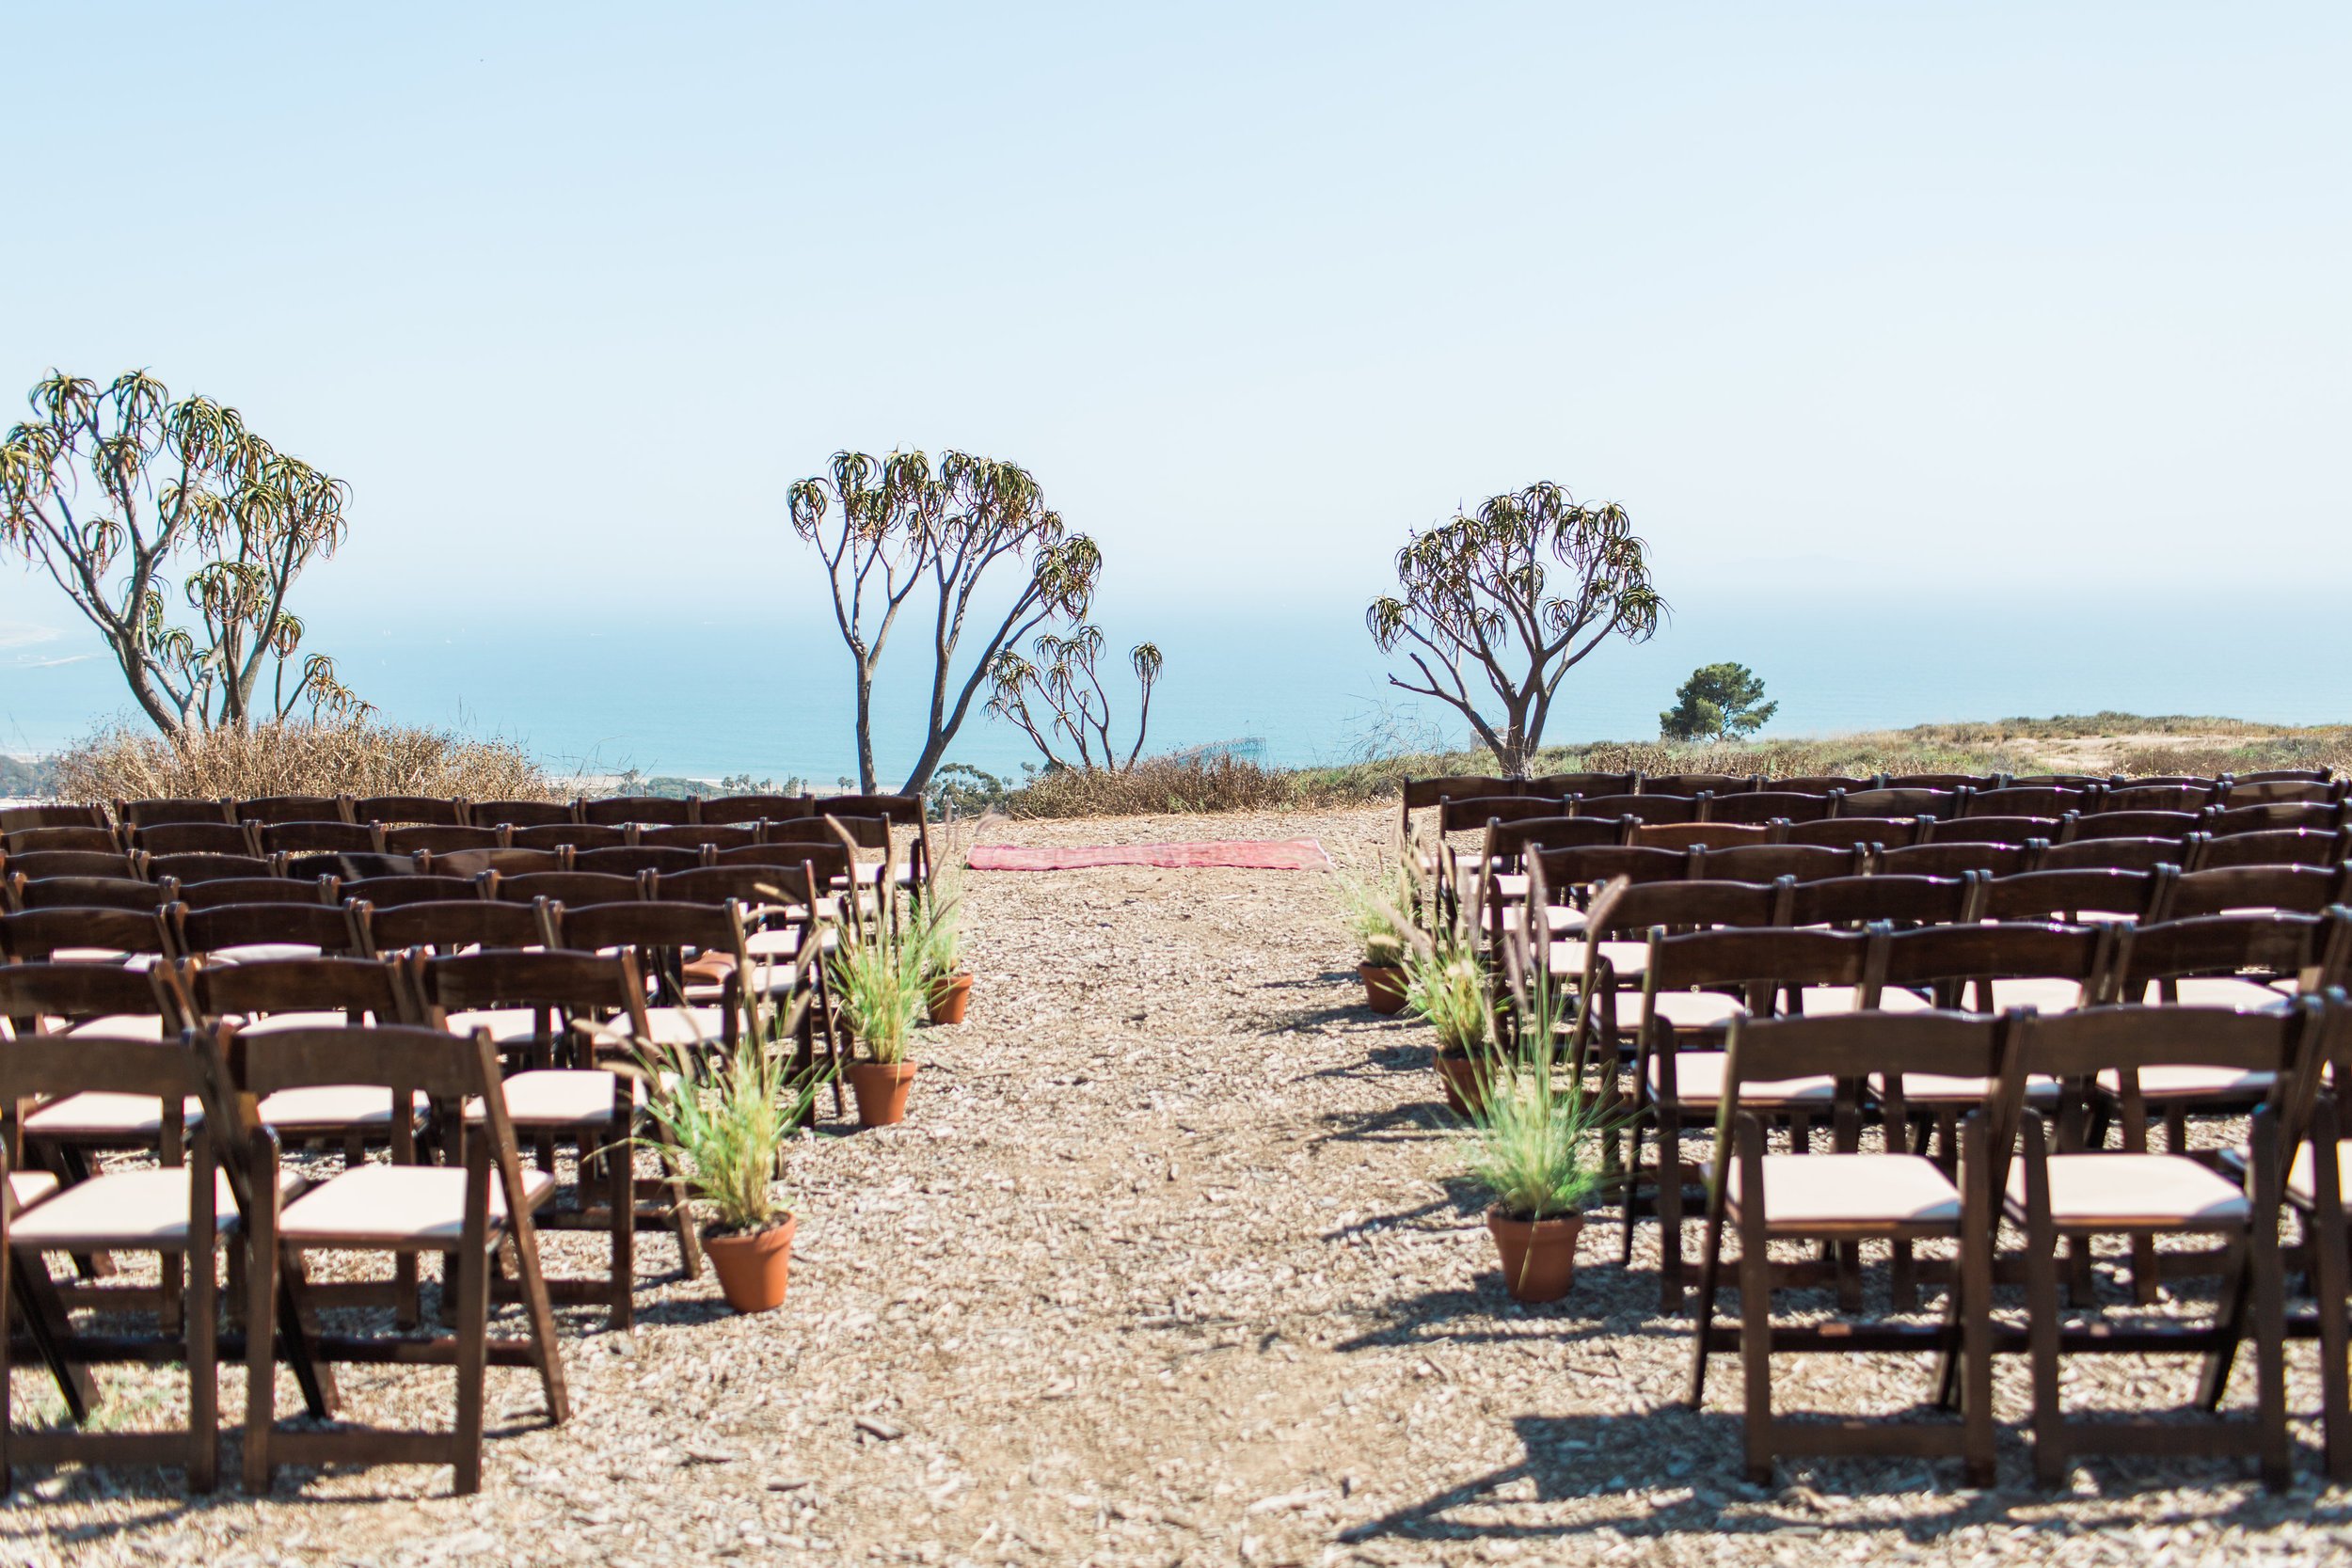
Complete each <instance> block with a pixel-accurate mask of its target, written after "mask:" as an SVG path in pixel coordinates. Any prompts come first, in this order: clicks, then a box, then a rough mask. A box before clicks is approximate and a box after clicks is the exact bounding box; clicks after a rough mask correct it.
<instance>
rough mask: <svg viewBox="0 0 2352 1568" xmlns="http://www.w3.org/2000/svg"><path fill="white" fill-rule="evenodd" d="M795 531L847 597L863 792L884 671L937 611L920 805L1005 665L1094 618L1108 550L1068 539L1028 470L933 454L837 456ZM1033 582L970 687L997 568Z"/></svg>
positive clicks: (809, 495)
mask: <svg viewBox="0 0 2352 1568" xmlns="http://www.w3.org/2000/svg"><path fill="white" fill-rule="evenodd" d="M790 501H791V513H792V530H793V531H794V532H795V533H797V534H799V535H800V536H801V538H803V540H805V541H807V542H808V543H809V544H810V545H813V546H816V548H817V552H818V555H819V556H820V557H821V558H822V559H823V561H824V562H825V570H826V572H827V574H828V576H829V577H830V578H831V582H832V588H833V609H834V622H835V624H836V625H837V626H839V627H840V630H841V638H842V641H844V642H846V643H847V644H848V645H849V649H850V659H851V661H852V662H853V664H854V666H855V677H854V678H855V682H856V691H857V761H858V778H859V787H860V788H862V789H864V790H866V791H867V792H869V793H870V792H871V791H872V790H873V789H874V788H875V783H876V776H875V772H874V726H873V703H874V673H875V671H876V670H877V669H878V668H879V667H880V665H881V662H882V653H883V650H884V649H885V647H886V646H887V645H888V643H889V641H890V634H891V632H892V630H893V629H894V628H895V627H896V626H897V625H898V612H899V610H901V609H903V608H904V607H905V606H906V604H907V602H908V601H909V600H910V599H913V598H914V597H915V595H916V594H917V593H918V591H921V592H923V593H924V594H925V597H924V599H923V601H921V602H922V603H923V605H924V607H925V608H927V609H929V610H930V611H931V614H930V623H931V624H930V628H929V629H930V657H931V679H930V712H929V714H928V716H927V726H926V729H925V735H924V741H923V750H922V752H921V754H920V755H919V756H917V757H916V759H915V762H914V768H913V770H912V771H910V772H909V773H908V774H907V778H906V782H905V784H902V785H901V786H900V790H901V792H902V793H906V794H913V793H914V792H916V791H919V790H920V789H922V788H923V787H924V786H925V785H926V784H929V783H930V777H931V773H932V770H933V769H935V768H938V766H939V764H940V761H941V759H942V758H943V757H945V756H946V752H947V747H948V744H949V743H950V742H951V741H953V740H954V739H955V736H956V732H957V730H959V729H960V728H961V727H962V724H963V721H964V719H965V717H966V716H967V715H968V714H969V713H970V712H971V708H972V699H973V698H974V696H975V695H977V692H978V691H979V689H980V686H981V684H982V683H983V682H984V681H985V680H987V678H988V674H989V671H990V668H991V667H992V666H993V664H994V662H995V660H996V656H997V655H998V653H999V652H1001V651H1002V650H1003V649H1004V648H1005V647H1006V646H1007V645H1008V644H1010V643H1013V642H1017V641H1020V639H1022V638H1024V637H1026V636H1027V635H1028V634H1029V633H1031V632H1033V631H1035V630H1037V629H1038V628H1039V627H1040V626H1043V625H1045V624H1047V623H1048V622H1049V621H1052V620H1054V619H1056V618H1057V617H1064V618H1067V619H1069V620H1072V621H1078V620H1082V619H1083V618H1084V617H1085V615H1086V611H1087V606H1088V604H1089V602H1090V601H1091V599H1092V597H1093V594H1094V583H1095V578H1096V577H1097V576H1098V575H1099V574H1100V572H1101V570H1102V563H1103V558H1102V552H1101V551H1100V550H1098V549H1097V548H1096V547H1095V545H1094V541H1093V540H1091V539H1089V538H1088V537H1087V536H1086V535H1085V534H1083V533H1072V532H1070V531H1068V530H1067V529H1066V527H1065V526H1064V524H1063V522H1062V517H1061V514H1060V513H1058V512H1056V511H1053V510H1052V509H1050V508H1049V507H1047V506H1046V504H1045V499H1044V492H1043V491H1042V490H1041V489H1040V487H1039V485H1038V483H1037V481H1036V479H1035V478H1033V477H1032V476H1031V475H1030V473H1029V471H1028V470H1027V469H1025V468H1023V467H1020V466H1019V465H1017V464H1012V463H1002V462H997V461H995V460H993V459H991V458H986V457H974V456H971V455H970V454H968V453H965V452H961V451H946V452H942V453H941V454H940V458H939V464H938V466H937V467H936V468H934V467H932V464H931V461H930V458H929V457H928V456H926V455H925V454H924V453H922V452H919V451H894V452H892V453H890V454H889V455H888V456H887V457H883V458H880V459H877V458H874V457H871V456H868V455H867V454H866V453H865V452H861V451H841V452H835V453H834V457H833V463H832V467H831V471H830V473H829V474H826V475H823V476H819V477H816V478H811V479H804V480H802V481H800V482H799V483H796V484H794V485H793V486H792V488H791V492H790ZM1009 566H1018V567H1020V568H1022V569H1023V570H1025V572H1026V574H1027V576H1026V578H1025V580H1024V581H1023V582H1022V583H1021V586H1020V589H1019V592H1018V593H1017V594H1015V595H1014V597H1013V600H1012V604H1011V606H1010V608H1009V609H1008V610H1005V612H1004V614H1003V615H1002V617H1001V618H998V619H996V620H994V621H993V622H984V623H983V624H982V626H981V627H980V629H981V631H982V633H983V635H984V639H985V640H984V641H983V642H982V643H981V645H980V647H979V650H978V656H977V658H975V659H974V660H973V661H972V662H971V664H970V666H969V667H968V669H967V670H966V671H965V673H962V674H961V676H959V675H958V674H957V650H958V646H959V644H960V643H961V641H962V639H963V634H964V630H965V623H966V622H967V620H968V619H969V618H970V616H971V613H972V605H973V598H974V595H975V594H977V592H978V591H979V587H980V584H981V582H982V581H983V580H984V579H989V578H990V577H991V569H992V568H1000V569H999V570H998V571H997V572H996V574H995V575H996V577H997V578H1003V577H1004V576H1006V575H1007V573H1006V572H1005V571H1004V570H1002V569H1001V568H1004V567H1009Z"/></svg>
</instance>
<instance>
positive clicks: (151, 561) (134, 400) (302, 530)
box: [0, 371, 364, 735]
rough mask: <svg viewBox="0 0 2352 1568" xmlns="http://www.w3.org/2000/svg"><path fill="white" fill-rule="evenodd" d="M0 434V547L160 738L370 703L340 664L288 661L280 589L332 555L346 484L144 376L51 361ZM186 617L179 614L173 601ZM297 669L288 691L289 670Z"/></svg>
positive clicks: (294, 651) (298, 636)
mask: <svg viewBox="0 0 2352 1568" xmlns="http://www.w3.org/2000/svg"><path fill="white" fill-rule="evenodd" d="M28 401H29V402H30V404H32V409H33V413H34V416H35V417H34V418H33V419H32V420H29V421H26V422H24V423H20V424H16V425H14V426H11V427H10V428H9V430H8V436H7V438H6V439H5V440H0V547H5V548H6V549H7V550H8V551H11V552H13V553H15V554H17V555H19V556H22V557H23V558H24V561H25V562H27V563H28V564H29V565H37V566H40V567H41V568H42V569H44V570H46V571H47V572H48V574H49V576H50V578H51V579H52V580H53V581H55V582H56V584H57V586H58V587H59V588H61V589H63V590H64V591H65V594H66V596H67V597H69V598H71V599H72V601H73V604H74V608H75V609H77V610H80V611H81V612H82V613H83V615H84V616H86V617H87V619H88V620H89V622H90V624H91V625H93V626H96V627H97V628H98V630H99V634H100V635H101V636H103V638H104V639H105V640H106V646H107V648H108V649H109V650H110V651H111V652H112V653H113V655H114V657H115V662H116V663H117V664H119V666H121V669H122V674H123V678H124V679H125V680H127V681H128V682H129V683H130V686H131V695H132V696H133V697H134V698H135V699H136V701H137V702H138V705H139V707H140V709H141V710H142V711H143V712H145V713H146V715H147V716H148V718H150V719H151V720H152V721H154V722H155V725H156V727H157V728H158V729H160V730H162V731H163V732H164V733H165V734H166V735H179V734H181V733H183V732H185V731H191V730H207V729H212V728H215V727H220V726H236V725H244V724H247V723H251V722H253V721H257V720H259V721H264V722H266V721H273V720H278V719H284V718H286V717H288V716H290V715H291V714H293V713H294V711H295V710H297V709H298V708H301V707H304V706H306V705H307V706H308V707H309V708H310V711H311V712H313V713H317V712H319V711H320V710H322V709H324V710H328V711H333V712H339V713H341V712H349V711H352V710H355V709H358V708H361V707H364V705H363V704H361V703H359V702H358V699H357V698H355V697H354V696H353V695H352V694H351V692H350V691H349V690H347V689H345V688H344V687H343V685H342V682H341V681H339V680H338V679H337V678H336V674H335V662H334V660H332V659H330V658H328V657H326V656H325V655H324V654H315V653H314V654H310V655H309V656H307V657H302V658H301V659H300V662H299V663H298V664H297V663H296V657H297V655H299V654H300V652H301V646H302V638H303V625H302V622H301V620H300V618H299V617H297V616H295V615H294V613H293V612H292V611H290V610H287V608H286V597H287V594H288V592H289V590H291V589H292V587H293V586H294V578H297V577H299V576H300V575H301V573H302V570H303V568H304V567H306V566H308V565H309V564H310V562H313V561H318V560H325V559H326V558H327V557H328V556H331V555H333V554H334V553H335V551H336V550H337V548H339V547H340V546H342V542H343V537H344V534H345V531H346V530H347V528H348V524H347V522H346V521H345V517H344V508H345V506H346V504H347V503H348V501H349V499H350V493H351V492H350V487H349V486H348V485H346V484H344V483H343V482H342V480H339V479H332V478H329V477H328V476H327V475H326V474H324V473H321V472H320V471H319V470H318V469H316V468H313V467H310V465H309V464H308V463H305V462H303V461H302V460H301V459H300V458H297V457H289V456H287V455H286V454H285V453H283V452H281V451H278V450H277V449H276V448H275V447H273V446H271V445H270V444H269V443H268V442H267V441H265V440H263V439H262V437H261V436H258V435H256V434H254V432H253V431H251V430H250V429H248V428H246V422H245V419H244V417H243V416H242V415H240V414H239V413H238V412H237V411H236V410H235V409H234V408H230V407H228V406H226V405H224V404H217V403H215V402H214V401H212V400H211V399H210V398H205V397H186V398H181V399H177V400H175V399H173V397H172V396H171V393H170V392H169V391H168V390H167V388H165V386H164V384H163V383H162V382H161V381H158V380H156V379H155V378H154V377H153V376H151V375H149V374H148V373H147V372H144V371H132V372H126V373H124V374H122V375H119V376H117V377H116V378H115V379H114V380H113V381H112V382H111V383H109V384H108V385H107V386H106V387H104V388H101V387H100V386H99V385H98V383H96V382H95V381H88V380H83V379H80V378H78V377H74V376H69V375H67V374H65V373H63V372H58V371H52V372H50V373H49V374H48V375H47V376H46V377H44V378H43V379H42V380H41V381H40V383H39V384H38V385H36V386H35V387H34V388H33V390H32V394H31V396H30V398H29V399H28ZM175 588H176V589H177V591H178V594H177V596H178V597H180V598H181V599H182V600H183V601H184V602H185V604H186V606H187V607H188V608H189V609H190V610H194V611H195V618H194V620H193V622H192V623H189V624H184V625H183V624H179V623H178V622H177V621H176V619H175V616H174V613H173V609H172V602H171V601H172V599H173V597H174V590H175ZM290 671H291V673H292V674H293V680H292V683H291V685H290V684H289V682H288V675H289V673H290Z"/></svg>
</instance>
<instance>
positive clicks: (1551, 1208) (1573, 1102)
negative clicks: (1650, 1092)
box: [1459, 974, 1616, 1302]
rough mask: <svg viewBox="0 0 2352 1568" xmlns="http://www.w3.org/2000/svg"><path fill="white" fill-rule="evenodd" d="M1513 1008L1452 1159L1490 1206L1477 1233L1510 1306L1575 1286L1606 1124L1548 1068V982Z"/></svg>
mask: <svg viewBox="0 0 2352 1568" xmlns="http://www.w3.org/2000/svg"><path fill="white" fill-rule="evenodd" d="M1513 1000H1514V1004H1515V1005H1514V1006H1513V1008H1512V1010H1511V1016H1512V1018H1513V1020H1514V1021H1515V1022H1516V1024H1517V1030H1518V1038H1517V1040H1516V1042H1515V1044H1514V1046H1513V1048H1512V1049H1511V1050H1509V1051H1506V1052H1501V1053H1497V1054H1496V1056H1495V1057H1494V1059H1493V1061H1492V1062H1491V1064H1490V1065H1489V1067H1488V1069H1487V1070H1486V1072H1485V1073H1484V1075H1483V1078H1482V1081H1481V1084H1480V1089H1481V1091H1482V1092H1481V1093H1480V1095H1479V1097H1478V1101H1477V1103H1476V1104H1475V1105H1474V1106H1473V1107H1472V1108H1471V1110H1470V1116H1469V1118H1468V1119H1469V1126H1468V1127H1467V1128H1466V1129H1465V1130H1464V1131H1463V1132H1462V1133H1461V1135H1460V1144H1459V1148H1460V1155H1461V1160H1462V1164H1463V1166H1464V1168H1465V1169H1466V1170H1467V1171H1468V1172H1469V1173H1470V1177H1471V1178H1472V1180H1476V1181H1477V1182H1478V1184H1479V1185H1480V1186H1482V1187H1484V1188H1486V1193H1487V1195H1488V1196H1489V1197H1490V1198H1491V1199H1492V1202H1491V1204H1490V1205H1489V1206H1488V1208H1487V1210H1486V1228H1487V1230H1488V1231H1489V1232H1490V1233H1491V1234H1492V1235H1493V1236H1494V1239H1495V1246H1496V1249H1497V1250H1498V1251H1499V1252H1500V1253H1501V1254H1502V1282H1503V1285H1504V1287H1505V1288H1506V1289H1508V1290H1509V1291H1510V1292H1511V1296H1512V1299H1513V1300H1515V1301H1524V1302H1548V1301H1558V1300H1559V1299H1560V1298H1561V1297H1563V1296H1565V1295H1566V1294H1567V1293H1568V1288H1569V1286H1570V1285H1571V1284H1573V1283H1574V1282H1575V1279H1576V1243H1577V1238H1578V1236H1579V1235H1580V1234H1581V1233H1582V1231H1583V1228H1584V1211H1585V1209H1586V1207H1587V1206H1588V1205H1590V1203H1591V1202H1592V1200H1593V1197H1594V1196H1595V1195H1596V1194H1597V1192H1598V1191H1599V1190H1600V1188H1601V1186H1602V1183H1603V1180H1604V1175H1605V1173H1604V1170H1603V1166H1602V1149H1601V1143H1602V1140H1603V1138H1605V1137H1606V1135H1607V1134H1608V1132H1609V1131H1610V1129H1611V1128H1612V1126H1613V1124H1614V1121H1615V1119H1616V1118H1615V1115H1614V1113H1613V1111H1612V1109H1611V1107H1609V1106H1608V1105H1607V1104H1605V1103H1603V1102H1601V1101H1598V1100H1597V1099H1596V1098H1595V1097H1594V1096H1593V1095H1591V1094H1590V1093H1588V1092H1587V1090H1586V1089H1585V1086H1584V1084H1583V1081H1582V1078H1581V1075H1579V1074H1578V1073H1576V1072H1575V1071H1573V1070H1569V1069H1563V1068H1561V1067H1560V1066H1559V1064H1558V1062H1557V1059H1556V1056H1557V1053H1556V1044H1557V1040H1558V1037H1559V1025H1560V1023H1561V1022H1562V1021H1563V1014H1562V1010H1561V1008H1560V1006H1559V1004H1558V1001H1557V999H1556V998H1555V997H1554V996H1553V994H1552V992H1551V988H1550V986H1549V982H1548V980H1546V979H1545V978H1544V977H1543V976H1542V975H1541V974H1537V975H1536V976H1535V977H1534V981H1533V983H1532V984H1530V985H1528V986H1526V987H1525V988H1524V993H1523V994H1521V995H1518V996H1515V997H1514V999H1513Z"/></svg>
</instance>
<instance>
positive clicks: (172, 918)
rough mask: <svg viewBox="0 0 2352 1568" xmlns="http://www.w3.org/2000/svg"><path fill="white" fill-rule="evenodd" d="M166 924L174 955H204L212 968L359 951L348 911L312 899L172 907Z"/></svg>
mask: <svg viewBox="0 0 2352 1568" xmlns="http://www.w3.org/2000/svg"><path fill="white" fill-rule="evenodd" d="M198 885H199V886H201V885H202V884H201V883H199V884H198ZM167 920H168V922H169V925H170V928H171V945H172V951H173V952H174V953H176V954H180V955H183V956H185V955H192V954H203V955H206V956H208V957H209V958H212V959H213V960H214V961H215V962H230V963H234V962H244V961H247V960H250V959H254V958H317V957H319V956H320V955H321V954H349V953H358V952H360V951H362V950H363V948H362V942H361V937H360V934H359V930H358V927H357V926H356V925H354V923H353V921H352V918H351V911H350V910H349V909H347V908H346V907H344V906H342V905H340V904H322V903H319V902H317V901H316V895H315V894H314V895H313V898H312V901H311V902H309V903H293V902H287V903H273V904H223V905H220V906H218V907H217V908H214V909H202V910H192V909H189V908H188V907H187V906H186V905H184V904H174V905H172V906H171V908H170V910H169V911H167Z"/></svg>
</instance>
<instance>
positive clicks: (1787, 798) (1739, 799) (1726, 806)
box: [1707, 789, 1830, 825]
mask: <svg viewBox="0 0 2352 1568" xmlns="http://www.w3.org/2000/svg"><path fill="white" fill-rule="evenodd" d="M1829 814H1830V798H1829V795H1828V793H1827V792H1826V791H1824V792H1822V793H1820V794H1815V795H1808V794H1804V793H1801V792H1798V791H1793V790H1785V789H1760V790H1751V791H1748V792H1746V793H1744V794H1738V795H1717V796H1714V797H1712V798H1711V799H1709V800H1708V803H1707V819H1708V821H1709V822H1753V823H1757V824H1759V825H1760V824H1765V823H1771V822H1821V821H1826V820H1827V819H1828V817H1829Z"/></svg>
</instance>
